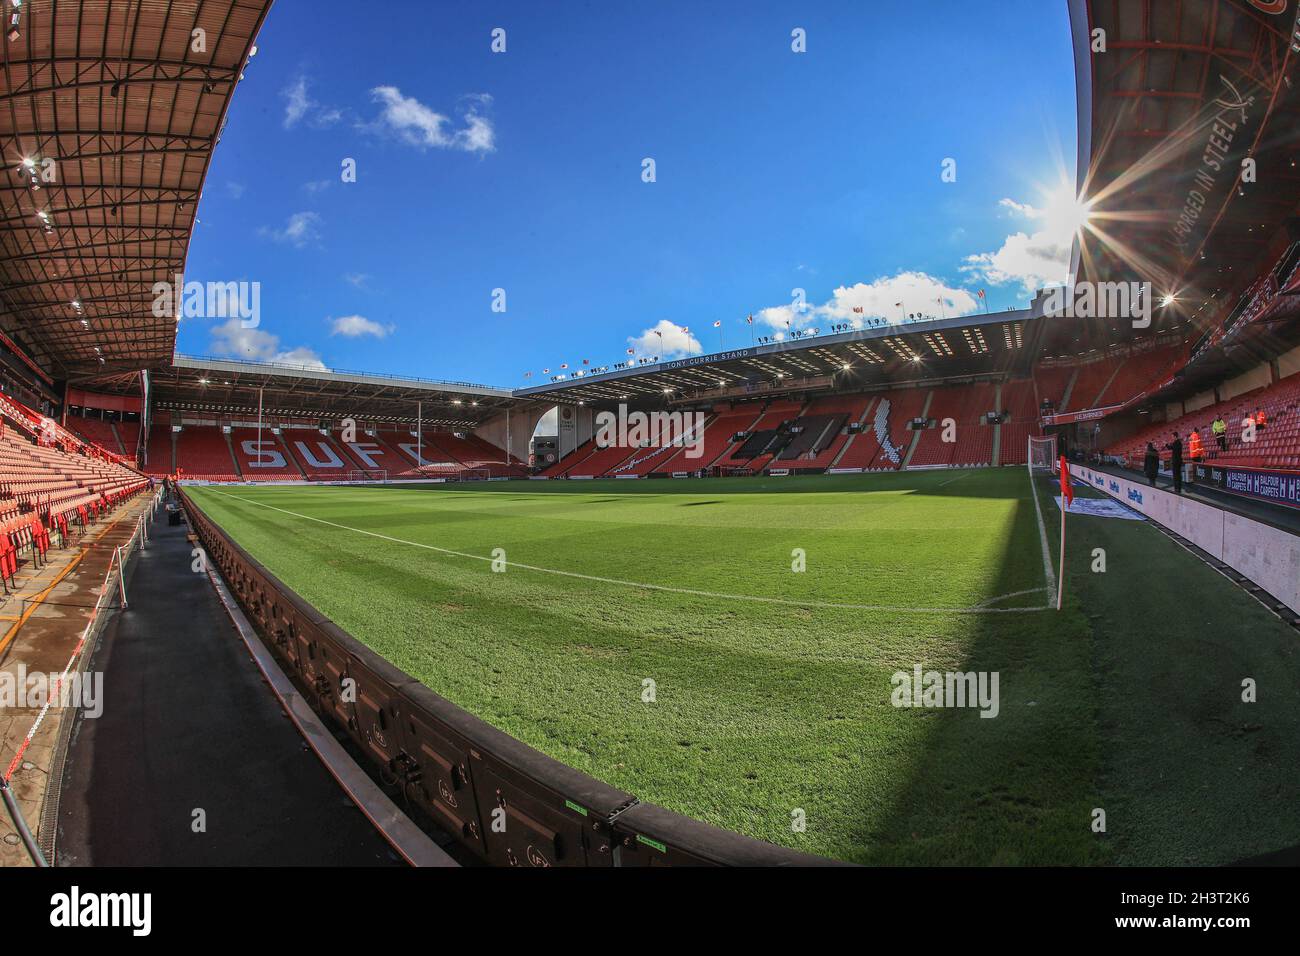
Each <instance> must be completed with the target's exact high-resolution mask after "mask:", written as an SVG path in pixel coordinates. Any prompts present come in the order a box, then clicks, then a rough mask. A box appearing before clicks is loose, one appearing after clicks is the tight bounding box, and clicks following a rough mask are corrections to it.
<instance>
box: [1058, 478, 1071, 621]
mask: <svg viewBox="0 0 1300 956" xmlns="http://www.w3.org/2000/svg"><path fill="white" fill-rule="evenodd" d="M1057 467H1058V468H1060V471H1061V573H1060V574H1059V575H1057V579H1056V609H1057V610H1058V611H1059V610H1060V609H1061V604H1062V603H1063V602H1064V600H1065V512H1066V511H1067V510H1068V509H1069V507H1070V499H1071V498H1073V497H1074V492H1073V490H1072V489H1071V488H1070V464H1069V462H1068V461H1066V459H1065V456H1064V455H1062V456H1061V457H1060V460H1059V461H1058V464H1057Z"/></svg>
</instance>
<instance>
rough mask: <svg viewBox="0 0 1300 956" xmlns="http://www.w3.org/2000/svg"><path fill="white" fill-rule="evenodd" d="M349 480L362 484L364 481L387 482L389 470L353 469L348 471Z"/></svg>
mask: <svg viewBox="0 0 1300 956" xmlns="http://www.w3.org/2000/svg"><path fill="white" fill-rule="evenodd" d="M348 481H350V482H352V483H353V484H361V483H363V482H371V483H376V482H377V483H379V484H387V483H388V472H387V471H386V470H384V469H375V470H372V471H358V470H356V469H353V470H352V471H349V472H348Z"/></svg>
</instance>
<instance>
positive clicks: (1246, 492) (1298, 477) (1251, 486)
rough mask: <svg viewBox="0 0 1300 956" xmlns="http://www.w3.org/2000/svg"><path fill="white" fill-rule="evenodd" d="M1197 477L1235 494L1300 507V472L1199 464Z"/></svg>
mask: <svg viewBox="0 0 1300 956" xmlns="http://www.w3.org/2000/svg"><path fill="white" fill-rule="evenodd" d="M1196 476H1197V478H1198V479H1201V480H1205V481H1208V482H1210V483H1211V484H1213V485H1214V486H1215V487H1216V488H1222V489H1223V490H1224V491H1229V492H1231V493H1232V494H1234V495H1241V496H1243V497H1245V498H1257V499H1259V500H1261V501H1269V502H1273V503H1274V504H1282V505H1287V506H1288V507H1291V508H1300V473H1296V472H1293V471H1270V470H1256V469H1246V468H1213V467H1209V466H1206V465H1198V466H1197V467H1196Z"/></svg>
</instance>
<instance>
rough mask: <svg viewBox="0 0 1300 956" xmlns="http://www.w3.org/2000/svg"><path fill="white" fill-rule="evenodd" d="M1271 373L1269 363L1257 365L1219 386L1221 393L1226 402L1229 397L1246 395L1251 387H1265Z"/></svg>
mask: <svg viewBox="0 0 1300 956" xmlns="http://www.w3.org/2000/svg"><path fill="white" fill-rule="evenodd" d="M1270 378H1271V375H1270V373H1269V368H1268V365H1257V366H1255V367H1254V368H1252V369H1251V370H1250V371H1249V372H1247V373H1246V374H1244V375H1238V376H1237V377H1236V378H1230V379H1228V381H1226V382H1224V383H1223V384H1222V385H1220V386H1219V394H1220V395H1221V396H1223V400H1224V401H1225V402H1226V401H1227V400H1228V399H1231V398H1236V397H1237V396H1238V395H1244V394H1245V393H1246V392H1249V391H1250V390H1251V389H1255V388H1264V387H1265V386H1267V385H1268V384H1269V380H1270Z"/></svg>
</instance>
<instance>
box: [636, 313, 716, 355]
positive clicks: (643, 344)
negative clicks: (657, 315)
mask: <svg viewBox="0 0 1300 956" xmlns="http://www.w3.org/2000/svg"><path fill="white" fill-rule="evenodd" d="M656 332H657V333H659V335H656V334H655V333H656ZM661 336H662V338H661ZM627 344H628V345H629V346H630V347H631V348H634V349H636V354H637V355H647V356H648V355H657V356H659V357H660V358H661V359H670V358H676V357H677V356H679V355H691V354H696V355H698V354H699V353H701V352H702V351H704V350H703V349H702V348H701V347H700V341H699V339H697V338H696V337H695V336H694V335H691V334H690V333H688V332H683V331H682V327H681V326H680V325H674V324H673V323H672V322H669V321H668V320H667V319H660V320H659V322H658V324H656V325H653V326H651V327H650V328H648V329H646V330H645V331H644V332H642V333H641V334H640V335H638V336H636V337H635V338H632V337H630V336H629V337H628V340H627Z"/></svg>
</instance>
